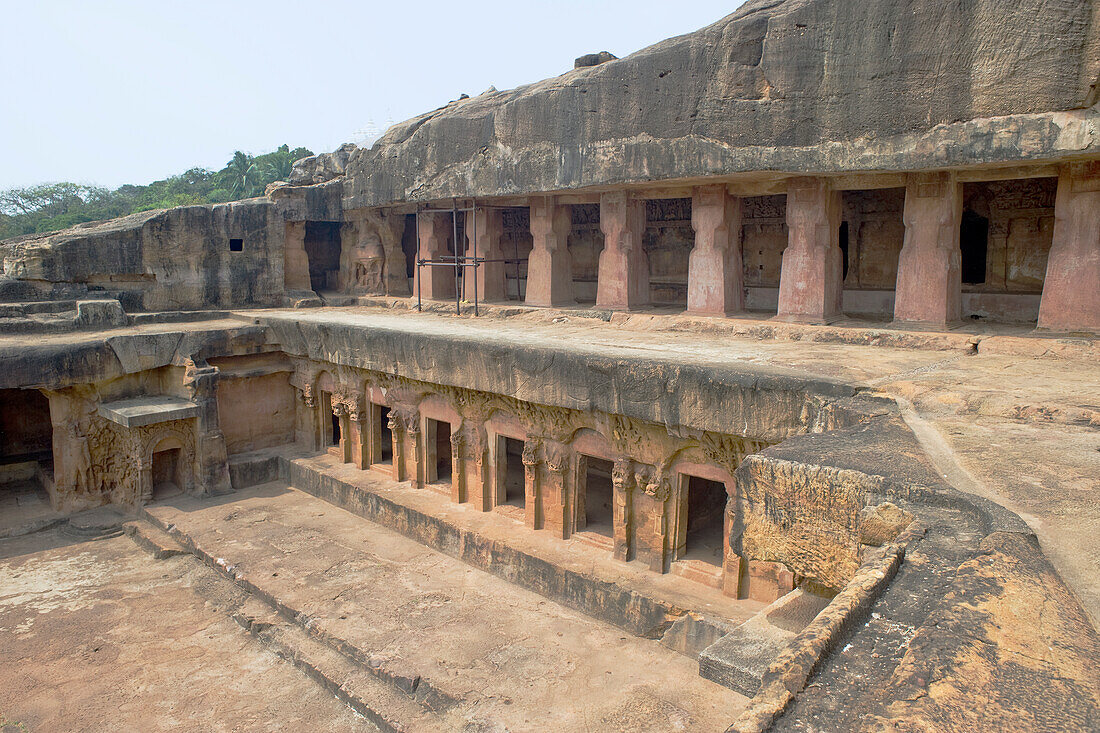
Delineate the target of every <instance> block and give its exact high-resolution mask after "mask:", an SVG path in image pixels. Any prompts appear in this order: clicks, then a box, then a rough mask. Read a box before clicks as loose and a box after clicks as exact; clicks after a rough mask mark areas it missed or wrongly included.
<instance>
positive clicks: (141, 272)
mask: <svg viewBox="0 0 1100 733" xmlns="http://www.w3.org/2000/svg"><path fill="white" fill-rule="evenodd" d="M283 235H284V227H283V219H282V217H281V216H280V213H279V209H278V207H277V206H276V205H275V204H273V203H272V202H270V201H267V200H265V199H251V200H246V201H237V202H233V203H228V204H215V205H210V206H180V207H176V208H174V209H167V210H159V211H144V212H141V213H138V214H132V215H130V216H126V217H122V218H120V219H112V220H110V221H104V222H89V223H87V224H81V225H79V226H76V227H73V228H72V229H67V230H65V231H61V232H51V233H48V234H40V235H33V236H26V237H19V238H17V239H14V240H10V241H9V243H7V245H6V246H5V247H4V251H3V266H4V275H5V276H7V277H9V278H13V279H17V280H23V281H33V282H34V283H36V284H37V285H39V287H38V290H43V291H48V290H51V289H52V290H57V289H59V288H64V287H70V288H77V289H82V290H83V291H85V292H87V290H88V289H89V288H94V289H96V290H101V291H103V290H106V291H108V292H111V293H114V294H117V296H118V298H119V300H120V301H121V303H122V305H123V307H124V308H125V309H127V310H181V309H199V308H211V307H215V308H216V307H228V306H244V305H274V304H276V303H277V302H278V300H279V298H280V296H281V294H282V290H283V257H282V254H283ZM231 238H233V239H241V240H242V249H241V251H236V252H235V251H231V250H230V246H229V240H230V239H231Z"/></svg>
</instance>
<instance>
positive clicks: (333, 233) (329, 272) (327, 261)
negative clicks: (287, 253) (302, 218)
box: [305, 221, 341, 291]
mask: <svg viewBox="0 0 1100 733" xmlns="http://www.w3.org/2000/svg"><path fill="white" fill-rule="evenodd" d="M340 227H341V224H340V222H338V221H307V222H306V235H305V250H306V258H307V259H308V260H309V286H310V287H311V288H313V290H314V291H319V290H335V289H336V288H337V286H338V282H337V279H338V277H339V275H340Z"/></svg>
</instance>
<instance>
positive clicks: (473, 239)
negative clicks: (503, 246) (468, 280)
mask: <svg viewBox="0 0 1100 733" xmlns="http://www.w3.org/2000/svg"><path fill="white" fill-rule="evenodd" d="M470 208H471V209H472V210H473V212H474V217H473V218H474V236H473V237H471V238H470V243H471V246H472V248H473V252H474V318H477V317H478V316H480V315H481V314H480V313H478V310H477V268H478V267H480V265H481V263H479V262H478V261H477V199H476V198H475V199H474V200H473V202H472V203H471V204H470ZM469 227H470V222H466V228H467V229H468V228H469Z"/></svg>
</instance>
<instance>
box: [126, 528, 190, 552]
mask: <svg viewBox="0 0 1100 733" xmlns="http://www.w3.org/2000/svg"><path fill="white" fill-rule="evenodd" d="M122 529H123V531H124V532H125V533H126V535H127V536H129V538H130V539H132V540H133V541H134V544H136V545H137V546H138V547H140V548H141V549H143V550H145V551H146V552H148V553H149V554H151V555H152V556H153V559H155V560H163V559H165V558H168V557H173V556H175V555H186V554H188V552H189V550H187V549H186V548H185V547H183V545H181V544H180V543H178V542H176V541H175V540H174V539H172V536H171V535H169V534H168V533H167V532H165V531H164V530H162V529H160V528H159V527H157V526H155V525H153V524H151V523H150V522H141V521H134V522H126V523H125V524H123V525H122Z"/></svg>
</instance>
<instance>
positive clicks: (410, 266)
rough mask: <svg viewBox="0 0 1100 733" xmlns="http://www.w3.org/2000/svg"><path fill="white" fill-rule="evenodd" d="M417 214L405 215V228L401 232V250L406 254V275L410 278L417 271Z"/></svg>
mask: <svg viewBox="0 0 1100 733" xmlns="http://www.w3.org/2000/svg"><path fill="white" fill-rule="evenodd" d="M416 236H417V235H416V214H406V215H405V229H404V231H403V232H402V233H401V251H402V252H403V253H404V254H405V276H406V277H408V278H409V279H410V280H411V279H412V276H413V273H414V272H416Z"/></svg>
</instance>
